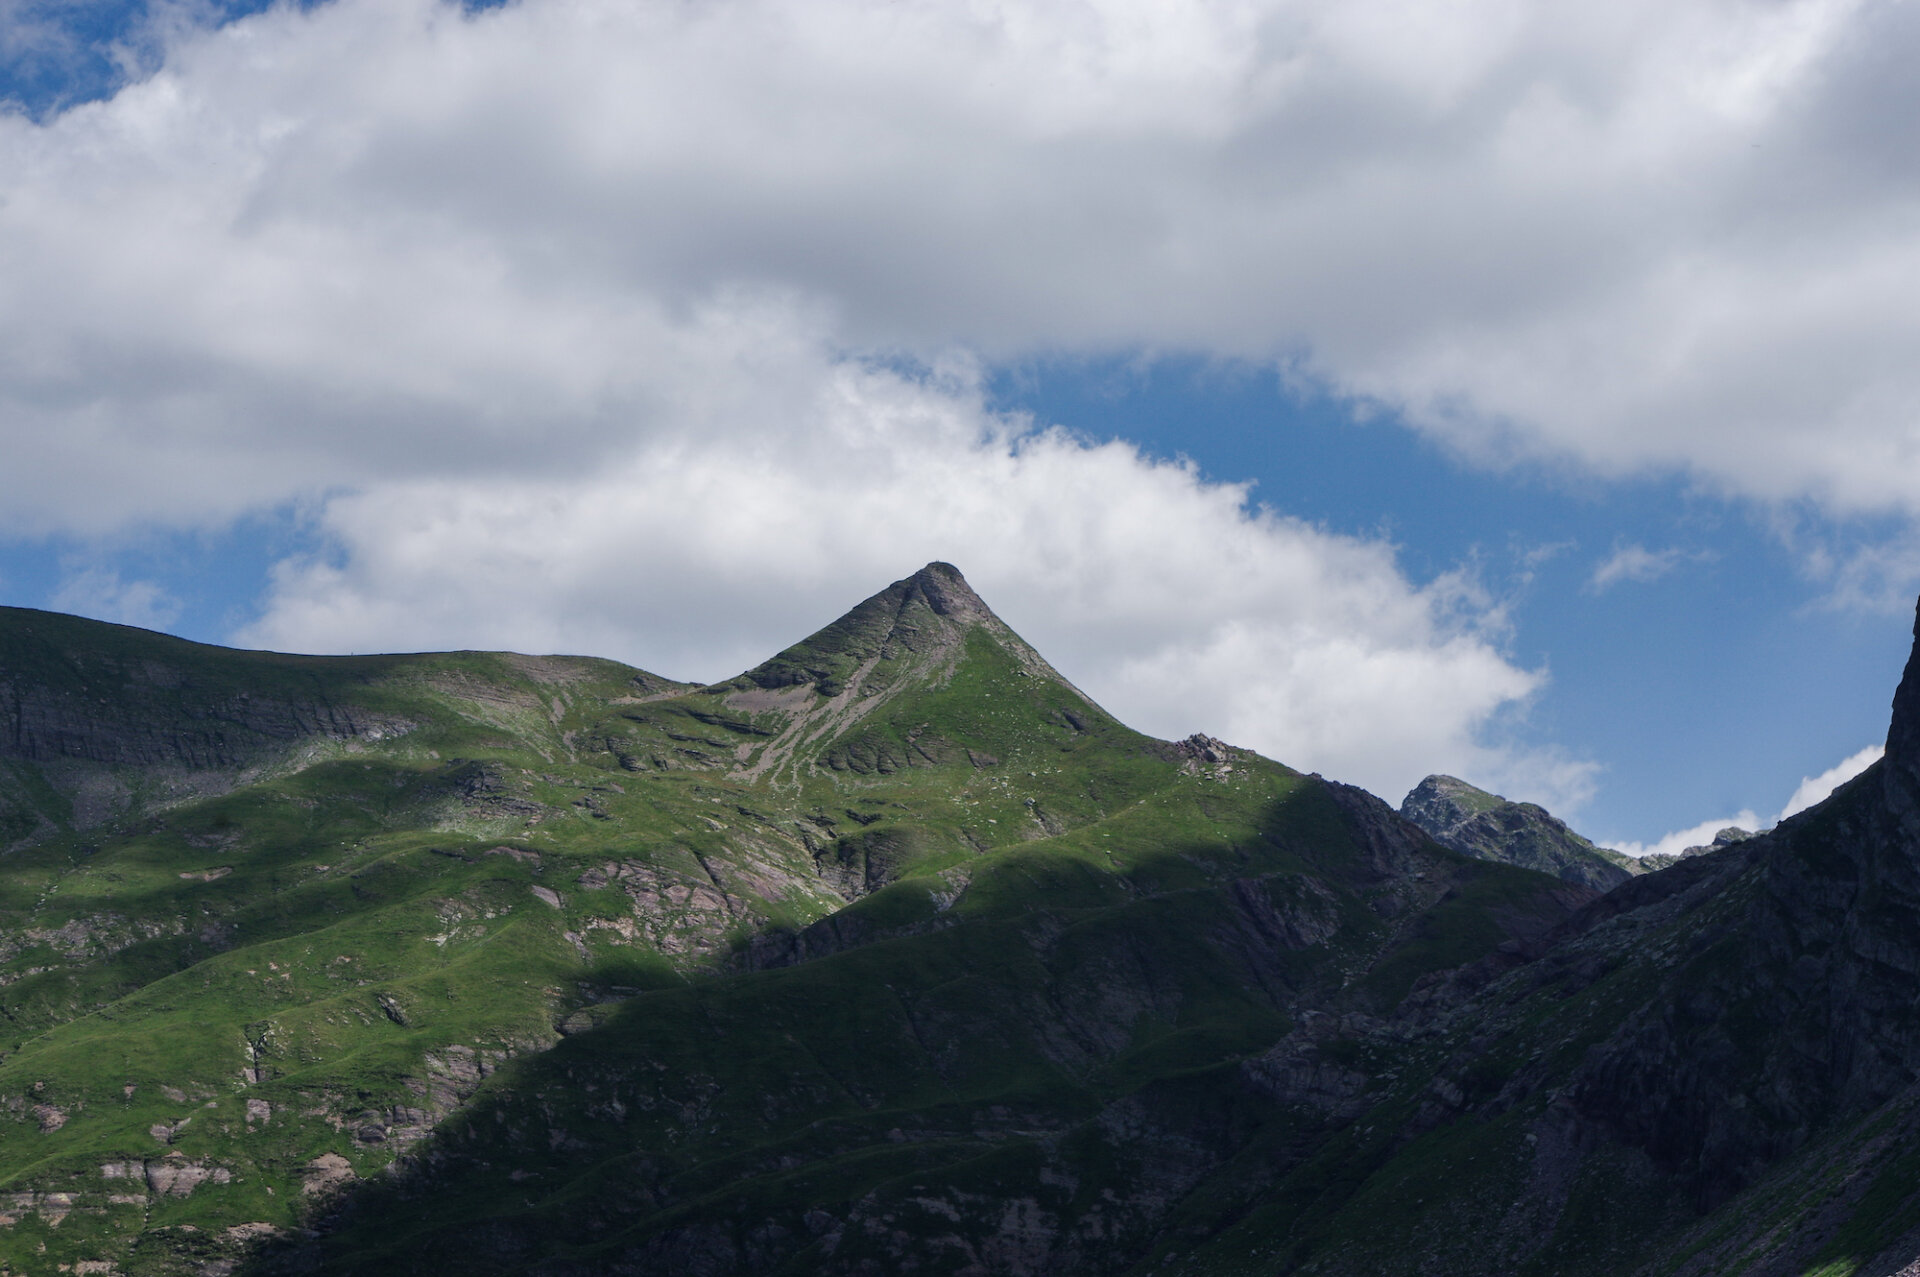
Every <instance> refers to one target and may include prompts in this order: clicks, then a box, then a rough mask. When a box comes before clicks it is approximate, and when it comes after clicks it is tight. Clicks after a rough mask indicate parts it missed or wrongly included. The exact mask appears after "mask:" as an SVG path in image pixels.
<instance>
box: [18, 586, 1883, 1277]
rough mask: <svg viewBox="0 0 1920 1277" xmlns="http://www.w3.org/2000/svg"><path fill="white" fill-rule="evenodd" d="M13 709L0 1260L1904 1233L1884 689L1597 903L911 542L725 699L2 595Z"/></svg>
mask: <svg viewBox="0 0 1920 1277" xmlns="http://www.w3.org/2000/svg"><path fill="white" fill-rule="evenodd" d="M0 713H3V714H5V715H7V718H6V720H5V730H4V731H0V846H4V851H0V990H4V992H3V994H0V1009H3V1010H4V1015H5V1023H4V1032H3V1033H0V1270H4V1271H6V1272H13V1273H41V1272H45V1273H56V1272H98V1273H105V1272H118V1273H126V1274H147V1273H151V1274H173V1273H180V1274H187V1273H195V1274H263V1275H264V1274H269V1273H355V1274H360V1273H366V1274H379V1273H421V1272H461V1273H469V1272H470V1273H476V1274H493V1273H497V1274H508V1273H512V1274H522V1273H534V1274H551V1275H553V1277H559V1275H561V1274H567V1275H569V1277H574V1275H580V1277H584V1275H587V1274H646V1273H661V1274H666V1273H674V1274H679V1273H707V1274H731V1273H740V1274H746V1273H753V1274H756V1275H758V1274H768V1273H790V1274H802V1273H806V1274H813V1273H829V1274H832V1273H845V1274H868V1273H894V1272H927V1273H954V1274H961V1273H966V1274H1001V1273H1006V1274H1040V1273H1049V1274H1053V1273H1085V1274H1109V1273H1111V1274H1122V1273H1148V1272H1151V1273H1155V1274H1162V1273H1164V1274H1232V1273H1262V1274H1267V1273H1287V1272H1301V1273H1309V1272H1311V1273H1322V1274H1362V1273H1366V1274H1374V1273H1406V1274H1415V1273H1419V1274H1449V1273H1459V1274H1484V1273H1509V1272H1510V1273H1539V1274H1549V1273H1554V1274H1558V1273H1592V1274H1600V1273H1607V1274H1615V1273H1634V1272H1646V1273H1655V1272H1659V1273H1709V1272H1713V1273H1719V1272H1752V1273H1803V1272H1820V1273H1833V1274H1840V1273H1845V1274H1865V1273H1893V1272H1897V1271H1900V1270H1901V1268H1902V1267H1903V1266H1904V1265H1906V1264H1908V1263H1909V1262H1911V1261H1912V1260H1913V1259H1914V1257H1915V1256H1916V1255H1920V1197H1916V1195H1915V1192H1914V1190H1915V1188H1916V1186H1920V1172H1916V1164H1915V1162H1914V1158H1915V1156H1916V1155H1915V1154H1913V1152H1912V1150H1913V1149H1914V1148H1916V1147H1920V1143H1916V1139H1915V1136H1916V1134H1920V1131H1916V1123H1920V1092H1916V1091H1915V1089H1914V1088H1915V1085H1916V1080H1917V1079H1920V1019H1916V1015H1917V1014H1920V1013H1916V1011H1915V1008H1916V1007H1917V1006H1920V999H1917V998H1916V996H1915V995H1916V993H1917V992H1920V989H1917V988H1916V983H1917V982H1920V974H1917V973H1920V939H1916V937H1920V815H1916V812H1920V779H1917V778H1920V744H1916V742H1920V726H1917V725H1916V724H1920V673H1916V672H1915V667H1912V666H1910V667H1909V672H1908V676H1907V678H1906V680H1905V681H1904V682H1903V683H1902V685H1901V690H1900V692H1899V694H1898V696H1897V698H1896V703H1895V714H1894V727H1893V731H1892V732H1891V733H1890V736H1889V748H1888V754H1887V757H1886V759H1885V760H1883V762H1882V763H1880V764H1878V765H1877V766H1876V767H1874V768H1873V769H1870V770H1869V771H1868V772H1867V773H1865V774H1864V775H1862V776H1861V777H1860V778H1858V779H1856V780H1855V781H1853V782H1852V783H1850V784H1849V785H1848V786H1846V787H1845V788H1843V789H1842V790H1841V791H1840V792H1839V793H1838V794H1836V795H1835V796H1834V797H1833V798H1832V799H1830V800H1829V801H1828V802H1827V803H1825V804H1822V805H1821V806H1819V807H1816V808H1814V809H1812V810H1810V811H1808V812H1805V813H1803V814H1802V815H1800V816H1798V817H1795V818H1794V819H1793V820H1791V821H1788V822H1786V823H1784V824H1783V825H1782V826H1781V827H1779V828H1778V829H1776V830H1774V831H1772V832H1770V833H1768V834H1764V835H1761V836H1758V837H1755V838H1752V839H1749V840H1745V841H1740V842H1733V843H1729V844H1727V845H1724V846H1721V847H1719V848H1718V849H1715V850H1710V851H1707V852H1704V853H1702V854H1699V855H1695V856H1690V857H1687V858H1686V859H1684V860H1681V861H1679V862H1677V863H1675V864H1674V865H1673V866H1671V867H1669V868H1666V869H1663V870H1661V871H1659V872H1654V873H1645V874H1641V875H1637V876H1631V877H1630V878H1627V879H1626V880H1624V881H1618V882H1617V883H1608V882H1605V881H1603V880H1598V879H1592V878H1586V879H1583V878H1580V877H1578V876H1577V875H1576V874H1573V873H1570V872H1568V870H1569V868H1570V867H1574V868H1578V867H1581V866H1585V865H1586V862H1585V861H1583V860H1580V859H1579V858H1578V857H1576V856H1572V854H1571V852H1568V847H1569V846H1571V848H1572V851H1574V852H1578V851H1581V849H1582V842H1583V840H1582V841H1576V842H1573V843H1571V844H1568V843H1567V842H1566V841H1565V840H1564V839H1560V838H1559V836H1558V833H1557V832H1556V829H1557V830H1558V831H1564V829H1565V827H1564V826H1559V825H1558V822H1553V823H1552V824H1545V823H1543V822H1542V821H1540V820H1539V819H1537V818H1536V817H1535V816H1533V814H1532V813H1533V812H1537V811H1538V809H1526V808H1524V805H1522V804H1510V803H1506V802H1505V801H1504V800H1502V799H1499V798H1497V797H1496V796H1493V795H1489V794H1485V793H1483V792H1482V791H1478V790H1472V789H1471V787H1468V786H1464V785H1462V784H1460V782H1457V781H1450V780H1448V778H1444V777H1436V778H1431V779H1430V780H1429V781H1428V782H1425V783H1424V784H1423V785H1422V787H1421V788H1420V789H1419V790H1416V791H1415V794H1416V795H1422V793H1423V791H1425V793H1424V796H1423V797H1421V800H1420V801H1419V802H1417V803H1416V802H1414V801H1413V798H1412V796H1410V798H1409V803H1408V807H1407V809H1406V814H1405V815H1403V814H1401V813H1396V812H1395V811H1393V810H1392V809H1391V808H1389V807H1388V806H1387V805H1386V804H1384V803H1382V802H1380V801H1379V800H1378V799H1376V798H1374V797H1372V796H1371V795H1369V794H1366V793H1364V792H1362V791H1360V790H1356V789H1353V788H1350V787H1347V786H1343V785H1340V784H1337V783H1334V782H1331V781H1327V780H1323V779H1321V778H1319V777H1315V776H1304V775H1301V774H1299V773H1297V772H1295V771H1293V770H1291V769H1289V768H1287V767H1285V766H1283V765H1281V764H1280V763H1276V762H1273V761H1270V760H1267V759H1264V758H1261V757H1259V756H1257V755H1255V754H1252V753H1250V752H1248V751H1245V750H1241V749H1237V748H1234V747H1233V746H1231V745H1228V744H1226V743H1224V742H1221V741H1218V740H1215V739H1212V738H1210V737H1205V736H1196V737H1193V738H1190V739H1188V740H1186V741H1181V742H1167V741H1159V740H1154V739H1151V738H1148V737H1145V736H1142V735H1140V734H1138V733H1136V732H1133V731H1131V730H1129V729H1128V728H1126V727H1125V726H1124V725H1122V724H1120V723H1119V722H1117V721H1115V720H1114V719H1113V718H1112V716H1111V715H1109V714H1107V713H1106V712H1105V711H1104V710H1102V709H1101V708H1100V707H1099V706H1098V705H1097V704H1095V703H1093V702H1092V701H1091V700H1090V699H1089V698H1088V697H1087V696H1085V695H1084V694H1083V693H1082V692H1080V691H1079V690H1078V689H1076V688H1075V687H1073V686H1072V684H1071V683H1069V682H1068V681H1067V680H1066V679H1064V678H1062V677H1061V676H1060V674H1059V673H1058V672H1056V671H1055V670H1054V669H1053V668H1052V667H1051V666H1050V665H1049V664H1048V663H1047V662H1046V661H1045V660H1044V659H1043V658H1042V657H1041V656H1040V654H1039V653H1037V652H1035V651H1034V650H1033V649H1032V648H1031V647H1029V646H1028V645H1027V644H1026V643H1025V642H1023V641H1022V640H1021V639H1020V638H1019V637H1018V636H1017V635H1016V634H1014V633H1013V631H1012V630H1010V629H1009V628H1008V627H1007V626H1006V625H1005V624H1004V623H1003V622H1001V621H1000V620H999V619H998V618H997V617H996V616H994V614H993V612H992V611H991V610H990V609H989V608H988V606H987V605H986V603H985V602H983V601H982V600H981V599H980V598H979V597H978V595H976V594H975V593H974V592H973V590H972V589H971V588H969V587H968V585H967V583H966V582H965V581H964V579H962V577H961V576H960V574H959V573H958V572H957V571H956V570H954V569H953V568H952V567H950V566H947V565H944V564H931V565H929V566H928V567H926V568H925V569H922V570H921V571H920V572H918V573H916V574H914V575H913V576H911V577H908V578H906V579H904V580H902V581H899V582H896V583H895V584H894V585H892V586H890V587H888V588H887V589H886V590H883V591H882V592H880V593H879V594H877V595H875V596H874V597H873V598H871V599H869V600H867V601H866V602H864V603H862V604H860V605H859V606H858V607H856V608H854V609H853V611H851V612H849V613H848V614H847V615H846V616H845V617H843V618H842V619H841V620H839V621H837V622H835V623H834V624H832V625H830V626H828V627H826V628H825V629H823V630H821V631H819V632H818V633H816V634H814V635H812V636H811V637H809V638H807V639H805V640H803V641H801V642H800V643H797V644H795V645H794V646H792V647H790V648H788V649H787V650H786V651H784V652H781V653H780V654H778V655H777V656H775V657H773V658H772V659H770V660H768V661H767V662H765V663H764V664H762V665H760V666H757V667H756V668H754V669H752V670H750V671H747V672H745V673H743V674H741V675H740V676H738V677H737V678H733V679H730V680H727V681H725V682H722V683H717V684H710V685H695V684H687V683H680V682H675V681H673V680H671V679H667V678H663V677H660V676H658V675H654V674H650V673H646V672H644V671H640V670H635V669H631V668H628V667H625V666H621V665H618V664H615V663H613V662H608V661H599V660H592V659H587V658H578V657H526V656H516V655H511V654H503V653H476V652H461V653H446V654H437V655H419V656H390V657H355V658H319V657H296V656H280V655H274V654H267V653H250V652H233V651H226V650H223V649H217V648H209V647H203V646H199V645H195V644H190V643H184V642H181V641H179V640H175V639H170V638H166V637H164V636H161V635H156V634H150V633H146V632H143V631H138V630H131V629H126V628H124V627H119V626H111V625H104V624H100V623H95V622H87V621H81V620H77V619H74V618H71V617H61V616H54V615H50V614H47V613H41V612H30V611H22V610H0ZM1509 808H1513V809H1520V810H1519V814H1518V815H1517V816H1514V815H1512V813H1509V816H1508V817H1505V818H1502V820H1504V822H1505V823H1502V820H1496V821H1493V822H1484V823H1481V824H1477V823H1476V822H1483V818H1484V817H1486V816H1487V815H1489V814H1493V813H1499V812H1502V811H1503V810H1505V809H1509ZM1544 815H1545V813H1540V816H1543V817H1544ZM1546 820H1547V821H1551V818H1550V817H1547V818H1546ZM1436 822H1437V823H1439V824H1441V825H1443V826H1444V827H1443V828H1440V829H1435V828H1434V824H1435V823H1436ZM1496 829H1497V830H1505V831H1506V833H1505V834H1504V835H1503V836H1504V837H1505V839H1506V840H1505V841H1504V842H1498V843H1497V848H1506V849H1507V850H1506V851H1505V853H1504V854H1500V855H1491V854H1488V847H1489V846H1494V845H1495V844H1494V843H1489V842H1487V841H1485V839H1492V838H1493V837H1494V833H1493V832H1492V831H1494V830H1496ZM1476 830H1477V831H1479V832H1474V831H1476ZM1516 830H1517V831H1519V832H1518V834H1517V835H1516V834H1515V831H1516ZM1543 830H1544V831H1545V832H1544V833H1543V832H1542V831H1543ZM1536 835H1537V837H1535V836H1536ZM1549 835H1551V836H1549ZM1569 836H1570V837H1572V838H1574V839H1577V835H1570V831H1569ZM1528 838H1533V839H1534V841H1533V842H1531V843H1530V842H1528V841H1527V840H1528ZM1450 840H1453V841H1452V842H1450ZM1460 840H1464V841H1465V842H1466V843H1467V844H1468V845H1467V846H1465V847H1464V849H1457V848H1458V847H1459V842H1460ZM1525 846H1545V847H1546V848H1547V849H1548V853H1551V854H1543V856H1540V857H1535V863H1534V864H1533V865H1526V864H1523V863H1512V862H1516V861H1524V860H1526V859H1527V858H1528V856H1530V855H1532V854H1533V853H1529V852H1524V851H1523V850H1515V848H1523V847H1525ZM1585 846H1587V847H1590V844H1585ZM1497 848H1496V849H1497ZM1561 852H1566V853H1567V855H1566V856H1563V858H1562V859H1561V860H1558V861H1556V860H1554V859H1553V854H1559V853H1561ZM1599 863H1600V864H1602V865H1605V864H1607V862H1606V860H1605V859H1604V858H1602V859H1600V861H1599ZM1541 869H1545V870H1547V872H1541V871H1540V870H1541ZM1623 873H1624V871H1623ZM1603 887H1610V888H1611V889H1610V890H1606V891H1604V893H1603V891H1602V888H1603Z"/></svg>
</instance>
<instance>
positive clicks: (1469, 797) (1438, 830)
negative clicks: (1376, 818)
mask: <svg viewBox="0 0 1920 1277" xmlns="http://www.w3.org/2000/svg"><path fill="white" fill-rule="evenodd" d="M1506 801H1507V800H1506V799H1504V798H1502V797H1500V795H1498V794H1490V793H1488V792H1487V791H1486V790H1484V789H1480V788H1478V787H1476V786H1473V785H1469V784H1468V783H1467V782H1466V781H1464V780H1461V779H1460V778H1459V777H1458V776H1440V775H1435V776H1429V777H1427V778H1426V779H1425V780H1423V781H1421V782H1420V783H1419V784H1418V785H1415V786H1414V787H1413V788H1412V789H1411V790H1410V791H1408V793H1407V796H1406V797H1405V798H1403V799H1401V800H1400V814H1401V815H1402V816H1404V817H1406V818H1407V819H1408V820H1410V821H1412V822H1413V823H1414V824H1416V825H1418V826H1420V828H1422V829H1424V830H1426V831H1427V832H1428V833H1429V834H1431V835H1433V836H1434V837H1435V838H1440V839H1441V840H1442V841H1445V839H1444V837H1443V835H1446V834H1450V833H1452V832H1453V831H1454V830H1456V829H1458V828H1459V827H1460V826H1462V825H1464V824H1466V823H1467V822H1468V821H1469V820H1472V819H1473V818H1474V817H1475V816H1478V815H1479V814H1480V813H1481V812H1484V811H1491V810H1493V809H1494V808H1495V807H1498V806H1500V805H1502V804H1503V803H1505V802H1506Z"/></svg>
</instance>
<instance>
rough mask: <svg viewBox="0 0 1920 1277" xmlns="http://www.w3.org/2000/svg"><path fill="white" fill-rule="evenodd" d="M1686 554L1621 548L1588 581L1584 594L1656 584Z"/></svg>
mask: <svg viewBox="0 0 1920 1277" xmlns="http://www.w3.org/2000/svg"><path fill="white" fill-rule="evenodd" d="M1686 557H1687V556H1686V554H1685V553H1684V552H1683V551H1680V550H1674V549H1667V550H1649V549H1647V547H1646V546H1644V545H1623V546H1621V547H1619V548H1618V549H1616V550H1615V551H1614V552H1613V553H1612V554H1610V555H1608V556H1607V557H1606V558H1605V559H1604V560H1602V561H1601V563H1600V564H1599V565H1598V566H1596V567H1595V568H1594V569H1593V575H1591V576H1589V577H1588V578H1587V590H1588V591H1589V592H1590V593H1593V594H1599V593H1600V592H1602V591H1603V590H1606V589H1607V588H1609V587H1610V586H1615V585H1618V584H1620V582H1622V581H1657V580H1659V579H1660V578H1661V577H1663V576H1665V575H1666V574H1667V573H1669V572H1671V571H1673V570H1674V568H1676V567H1678V566H1679V565H1680V562H1681V560H1682V559H1684V558H1686Z"/></svg>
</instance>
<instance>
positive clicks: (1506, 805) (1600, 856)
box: [1400, 776, 1648, 891]
mask: <svg viewBox="0 0 1920 1277" xmlns="http://www.w3.org/2000/svg"><path fill="white" fill-rule="evenodd" d="M1400 814H1401V815H1402V816H1405V817H1406V818H1407V819H1408V820H1410V821H1412V822H1413V823H1414V824H1416V825H1418V826H1420V828H1422V829H1424V830H1426V831H1427V833H1429V834H1431V835H1432V836H1433V838H1434V839H1435V841H1437V842H1439V843H1440V844H1441V845H1443V846H1446V847H1451V848H1453V849H1454V850H1455V851H1457V852H1460V853H1461V854H1463V855H1467V856H1472V857H1474V858H1476V859H1479V860H1497V861H1499V862H1500V863H1501V864H1506V865H1519V866H1520V867H1521V868H1523V869H1537V870H1539V871H1540V872H1541V873H1548V874H1552V875H1553V876H1554V877H1556V878H1564V879H1565V880H1566V881H1568V882H1577V883H1579V884H1581V885H1582V886H1586V887H1592V888H1594V889H1596V890H1598V891H1610V890H1612V889H1613V888H1615V887H1617V886H1619V885H1620V884H1621V883H1623V882H1625V881H1626V880H1627V879H1628V878H1631V877H1632V876H1633V875H1635V874H1637V873H1644V872H1645V871H1646V869H1647V868H1648V866H1643V865H1642V864H1641V863H1640V862H1639V861H1637V860H1635V859H1634V858H1633V857H1631V856H1627V855H1622V854H1621V853H1620V852H1617V851H1614V850H1612V849H1611V848H1608V847H1596V846H1594V844H1592V843H1590V842H1588V841H1587V840H1586V839H1585V838H1582V837H1581V836H1580V835H1579V834H1576V833H1574V832H1573V830H1571V829H1569V828H1567V826H1566V824H1565V822H1563V821H1562V820H1560V818H1559V817H1557V816H1555V815H1553V814H1552V813H1550V812H1548V811H1547V810H1546V809H1545V808H1544V807H1540V806H1537V805H1536V804H1534V803H1516V802H1511V801H1509V800H1507V799H1505V798H1502V797H1500V795H1498V794H1490V793H1488V792H1487V791H1486V790H1484V789H1476V788H1475V787H1473V786H1472V785H1469V784H1468V783H1467V782H1466V781H1464V780H1459V779H1456V778H1455V777H1452V776H1429V777H1427V778H1426V779H1425V780H1423V781H1421V782H1420V783H1419V784H1418V785H1416V786H1414V788H1413V790H1412V791H1411V792H1410V793H1408V794H1407V796H1406V797H1405V798H1404V799H1402V800H1401V803H1400Z"/></svg>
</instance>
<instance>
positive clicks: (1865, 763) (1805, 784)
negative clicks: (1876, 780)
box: [1779, 745, 1887, 820]
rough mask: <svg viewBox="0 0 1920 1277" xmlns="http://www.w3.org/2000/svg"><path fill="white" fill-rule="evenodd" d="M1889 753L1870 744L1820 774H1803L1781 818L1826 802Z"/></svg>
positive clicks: (1880, 747)
mask: <svg viewBox="0 0 1920 1277" xmlns="http://www.w3.org/2000/svg"><path fill="white" fill-rule="evenodd" d="M1886 752H1887V751H1886V748H1885V747H1884V746H1881V745H1869V746H1867V747H1866V748H1865V749H1863V750H1861V751H1860V752H1859V753H1856V754H1849V755H1847V757H1845V758H1843V759H1841V760H1840V761H1839V762H1837V763H1835V764H1834V765H1833V766H1832V767H1829V768H1828V769H1827V770H1825V771H1823V772H1821V773H1820V774H1819V775H1818V776H1806V777H1802V778H1801V781H1800V786H1799V788H1797V789H1795V790H1794V791H1793V797H1791V798H1789V799H1787V805H1786V806H1785V807H1782V808H1781V809H1780V817H1779V818H1780V819H1781V820H1785V819H1786V818H1787V817H1789V816H1792V815H1796V814H1798V813H1800V812H1803V811H1805V810H1806V809H1807V808H1809V807H1811V806H1813V805H1814V804H1815V803H1818V802H1822V801H1824V800H1825V799H1826V797H1827V795H1829V794H1831V793H1832V792H1833V791H1834V790H1836V789H1838V788H1840V786H1842V785H1844V784H1846V783H1847V782H1848V781H1850V780H1852V779H1853V778H1854V777H1855V776H1858V775H1859V774H1860V773H1861V772H1863V771H1865V770H1867V768H1869V767H1871V766H1873V765H1874V764H1875V763H1877V762H1879V761H1880V759H1881V758H1882V757H1883V756H1885V754H1886Z"/></svg>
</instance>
